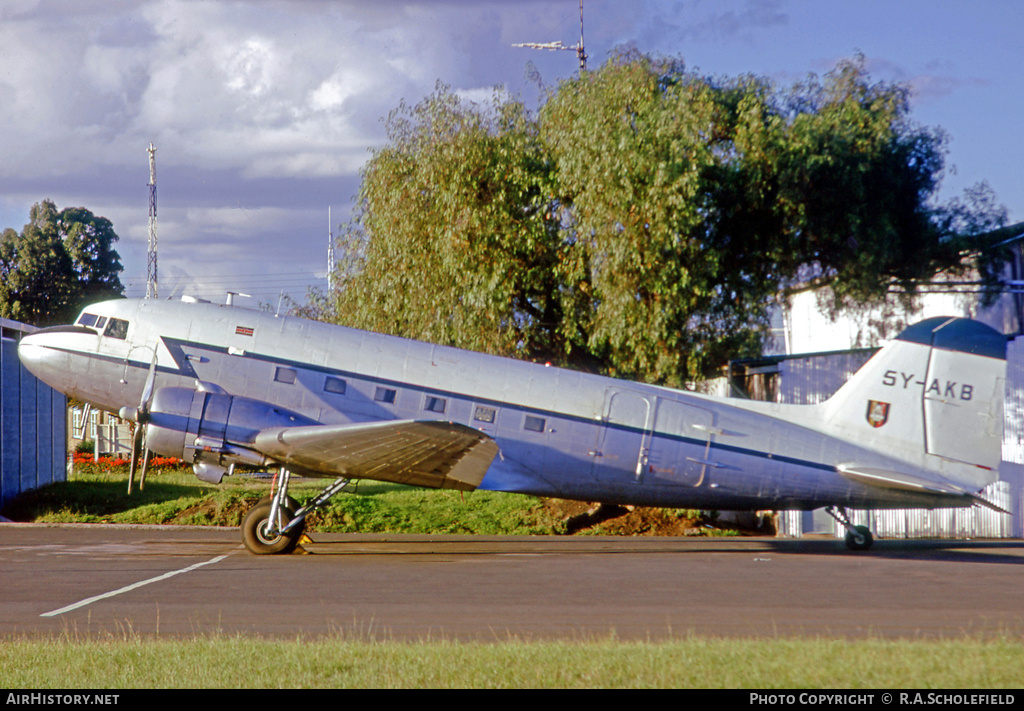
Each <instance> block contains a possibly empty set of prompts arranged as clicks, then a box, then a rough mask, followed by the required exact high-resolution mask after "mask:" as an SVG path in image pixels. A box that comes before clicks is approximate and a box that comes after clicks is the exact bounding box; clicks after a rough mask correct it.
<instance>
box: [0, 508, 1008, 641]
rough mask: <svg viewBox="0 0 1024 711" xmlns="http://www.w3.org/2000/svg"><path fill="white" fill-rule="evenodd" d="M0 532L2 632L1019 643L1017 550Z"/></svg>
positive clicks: (163, 530) (28, 528)
mask: <svg viewBox="0 0 1024 711" xmlns="http://www.w3.org/2000/svg"><path fill="white" fill-rule="evenodd" d="M313 537H314V539H315V542H312V543H308V544H305V545H304V550H305V554H294V555H290V556H254V555H251V554H249V553H248V552H246V551H245V549H244V548H242V546H241V542H240V536H239V532H238V531H237V530H234V529H218V528H185V527H155V526H153V527H150V526H144V527H124V526H109V525H74V526H45V525H38V524H0V636H10V635H29V636H34V635H39V634H42V635H62V634H75V635H82V634H85V635H108V634H113V635H123V634H126V633H131V634H142V635H147V634H160V635H182V636H195V635H205V634H218V633H224V634H238V633H242V634H254V635H261V636H264V637H271V636H278V635H282V636H287V637H290V638H294V637H296V636H318V635H325V634H327V635H343V636H345V637H348V638H354V639H367V640H368V639H401V640H409V639H412V640H421V639H446V640H485V641H486V640H506V639H525V640H531V639H594V638H604V637H607V636H609V635H614V636H615V637H617V638H618V639H623V640H626V639H652V640H657V639H665V638H678V637H684V636H686V635H689V634H693V633H697V634H702V635H716V636H730V637H749V638H754V637H762V638H765V637H769V638H770V637H786V636H816V637H827V638H835V637H850V638H863V637H876V638H897V637H898V638H915V639H916V638H940V637H941V638H949V637H959V636H963V635H971V636H995V635H1012V636H1021V635H1022V634H1024V598H1022V596H1021V590H1024V543H1022V542H1021V541H876V544H875V547H874V548H873V549H872V550H871V551H870V552H868V553H851V552H849V551H847V549H846V547H845V546H844V544H843V543H842V541H840V540H834V539H801V540H783V539H772V538H714V539H710V538H619V537H603V536H581V537H549V536H538V537H484V536H394V535H351V534H314V536H313Z"/></svg>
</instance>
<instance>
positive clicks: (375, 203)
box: [314, 86, 571, 357]
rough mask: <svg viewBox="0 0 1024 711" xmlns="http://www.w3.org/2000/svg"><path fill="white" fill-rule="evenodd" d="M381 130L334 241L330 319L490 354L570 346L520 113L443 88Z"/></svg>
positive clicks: (513, 104) (555, 235)
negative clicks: (380, 143)
mask: <svg viewBox="0 0 1024 711" xmlns="http://www.w3.org/2000/svg"><path fill="white" fill-rule="evenodd" d="M387 128H388V139H389V144H388V145H387V147H385V148H383V149H381V150H379V151H377V152H376V154H375V155H374V157H373V159H372V160H371V161H370V162H369V164H368V165H367V166H366V167H365V168H364V170H363V182H362V188H361V192H360V196H359V201H360V202H359V207H358V211H357V215H356V218H355V220H354V221H353V223H352V224H350V225H349V229H348V231H347V232H346V233H345V234H344V236H343V237H342V239H341V246H342V250H341V252H342V254H343V255H346V256H345V257H344V258H343V259H342V260H341V262H340V264H341V268H340V269H339V272H338V281H339V285H340V286H339V289H338V291H337V293H336V294H335V295H332V298H333V299H335V301H334V303H332V304H331V306H332V308H331V310H332V311H333V312H334V313H336V314H337V315H338V318H339V319H341V320H342V321H343V322H344V323H347V324H349V325H353V326H357V327H361V328H367V329H371V330H376V331H383V332H387V333H396V334H402V335H406V336H412V337H415V338H421V339H424V340H429V341H433V342H438V343H446V344H452V345H456V346H460V347H464V348H471V349H475V350H482V351H487V352H491V353H500V354H503V355H518V356H522V357H542V356H544V355H545V354H550V353H564V352H566V351H568V350H570V348H571V346H569V345H568V344H567V343H566V338H565V336H564V335H563V334H562V332H561V330H560V329H561V321H562V319H563V307H562V301H563V294H562V290H563V289H564V286H565V283H566V279H565V275H564V274H563V273H562V272H563V270H562V261H563V257H562V255H561V253H560V251H561V249H562V247H563V244H562V242H561V233H560V230H559V226H558V224H557V218H556V217H555V216H554V215H553V213H552V212H551V211H550V210H548V209H546V204H547V198H546V197H545V196H546V191H547V189H548V188H547V186H546V184H547V181H548V173H549V167H548V164H547V163H546V161H545V158H544V154H543V147H542V146H541V144H540V141H539V138H538V136H537V126H536V122H535V121H534V120H533V119H532V118H531V117H530V115H529V114H528V112H527V111H526V109H525V107H524V106H523V105H522V104H521V103H520V102H518V101H514V100H511V99H508V98H507V97H503V96H501V95H496V96H495V98H494V100H493V101H492V102H491V103H489V104H487V105H484V106H479V105H476V104H472V103H468V102H465V101H463V100H461V99H460V98H459V97H458V96H457V95H455V94H453V93H451V92H450V91H449V90H448V89H447V88H446V87H443V86H439V87H438V89H437V91H436V92H435V93H434V94H433V95H431V96H430V97H428V98H427V99H425V100H424V101H423V102H421V103H420V104H419V105H417V106H415V107H409V106H406V105H404V104H403V105H402V106H400V107H399V108H398V109H397V110H396V111H395V112H393V113H392V115H391V117H390V118H389V120H388V124H387ZM314 308H315V306H314Z"/></svg>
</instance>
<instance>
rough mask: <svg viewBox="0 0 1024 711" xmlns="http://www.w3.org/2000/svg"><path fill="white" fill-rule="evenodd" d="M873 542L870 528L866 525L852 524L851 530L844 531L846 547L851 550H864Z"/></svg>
mask: <svg viewBox="0 0 1024 711" xmlns="http://www.w3.org/2000/svg"><path fill="white" fill-rule="evenodd" d="M874 542H875V539H874V537H873V536H872V535H871V529H870V528H868V527H867V526H854V527H853V531H847V533H846V547H847V548H849V549H850V550H851V551H866V550H867V549H868V548H870V547H871V545H872V544H873V543H874Z"/></svg>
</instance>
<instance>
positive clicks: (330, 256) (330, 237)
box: [327, 205, 334, 293]
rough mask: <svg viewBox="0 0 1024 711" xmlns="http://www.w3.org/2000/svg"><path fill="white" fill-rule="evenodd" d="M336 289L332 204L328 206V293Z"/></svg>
mask: <svg viewBox="0 0 1024 711" xmlns="http://www.w3.org/2000/svg"><path fill="white" fill-rule="evenodd" d="M332 291H334V225H333V223H332V222H331V206H330V205H328V206H327V293H330V292H332Z"/></svg>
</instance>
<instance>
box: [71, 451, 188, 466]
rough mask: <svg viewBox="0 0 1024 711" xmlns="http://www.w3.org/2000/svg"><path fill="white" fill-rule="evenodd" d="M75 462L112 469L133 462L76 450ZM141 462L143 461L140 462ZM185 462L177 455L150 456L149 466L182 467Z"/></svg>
mask: <svg viewBox="0 0 1024 711" xmlns="http://www.w3.org/2000/svg"><path fill="white" fill-rule="evenodd" d="M74 461H75V464H98V465H99V466H101V467H103V468H104V469H111V468H113V467H121V466H128V465H130V464H131V460H130V459H125V458H123V457H100V458H99V460H96V459H94V458H93V456H92V455H91V454H82V453H81V452H76V453H75V455H74ZM140 463H141V462H140ZM184 464H185V463H184V462H183V461H181V460H180V459H176V458H175V457H155V456H154V457H150V458H149V466H151V467H180V466H184Z"/></svg>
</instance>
